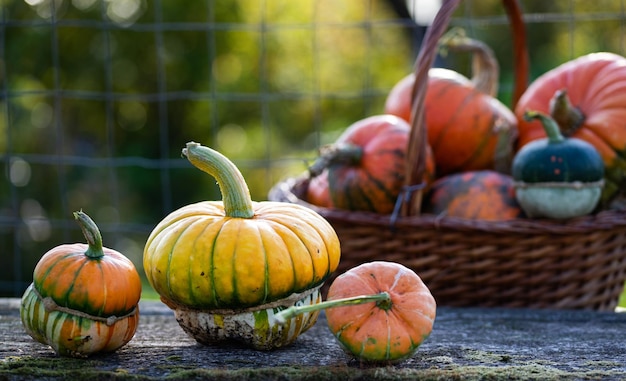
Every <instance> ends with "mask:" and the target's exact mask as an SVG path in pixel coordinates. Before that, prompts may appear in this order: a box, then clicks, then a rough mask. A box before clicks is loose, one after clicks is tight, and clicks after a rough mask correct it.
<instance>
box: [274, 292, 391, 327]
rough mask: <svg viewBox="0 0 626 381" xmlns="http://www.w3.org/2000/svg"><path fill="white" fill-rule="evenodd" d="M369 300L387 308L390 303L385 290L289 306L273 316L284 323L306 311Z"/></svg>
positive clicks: (280, 322)
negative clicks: (372, 293) (371, 293)
mask: <svg viewBox="0 0 626 381" xmlns="http://www.w3.org/2000/svg"><path fill="white" fill-rule="evenodd" d="M370 302H376V305H377V306H379V307H380V308H383V309H388V306H389V305H390V304H391V296H390V295H389V293H388V292H387V291H383V292H381V293H378V294H375V295H360V296H353V297H350V298H342V299H334V300H327V301H325V302H321V303H317V304H311V305H303V306H291V307H289V308H287V309H284V310H282V311H280V312H278V313H277V314H276V315H274V318H275V319H276V322H277V323H278V324H285V323H286V322H287V320H289V319H291V318H293V317H296V316H298V315H300V314H304V313H307V312H314V311H319V310H322V309H326V308H334V307H346V306H352V305H356V304H364V303H370Z"/></svg>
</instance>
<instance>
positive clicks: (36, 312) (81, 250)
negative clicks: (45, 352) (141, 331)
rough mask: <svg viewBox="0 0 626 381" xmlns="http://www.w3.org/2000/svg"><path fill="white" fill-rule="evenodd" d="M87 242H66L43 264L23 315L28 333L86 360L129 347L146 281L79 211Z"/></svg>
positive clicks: (63, 352) (64, 353)
mask: <svg viewBox="0 0 626 381" xmlns="http://www.w3.org/2000/svg"><path fill="white" fill-rule="evenodd" d="M74 216H75V218H76V220H77V221H78V223H79V225H80V227H81V229H82V231H83V234H84V236H85V238H86V239H87V242H88V244H80V243H75V244H65V245H60V246H57V247H55V248H53V249H51V250H50V251H48V252H47V253H46V254H44V256H43V257H42V258H41V259H40V260H39V262H38V263H37V265H36V267H35V271H34V274H33V283H32V284H31V285H30V286H29V287H28V288H27V289H26V291H25V293H24V295H23V297H22V302H21V308H20V315H21V320H22V324H23V326H24V328H25V330H26V332H27V333H28V334H29V335H30V336H31V337H32V338H33V339H35V340H37V341H38V342H40V343H42V344H47V345H50V346H51V347H52V349H54V351H55V352H56V353H57V354H58V355H61V356H71V357H87V356H89V355H91V354H94V353H97V352H112V351H115V350H117V349H119V348H120V347H122V346H124V345H125V344H127V343H128V342H129V341H130V340H131V339H132V337H133V336H134V334H135V331H136V330H137V325H138V323H139V307H138V304H139V298H140V296H141V280H140V278H139V274H138V273H137V270H136V269H135V266H134V265H133V263H132V262H131V261H130V260H129V259H128V258H126V257H125V256H124V255H122V254H121V253H119V252H117V251H115V250H113V249H109V248H106V247H102V237H101V235H100V231H99V230H98V227H97V226H96V224H95V223H94V222H93V220H91V218H89V216H87V215H86V214H85V213H83V212H82V211H81V212H76V213H74Z"/></svg>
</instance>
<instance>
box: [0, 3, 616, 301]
mask: <svg viewBox="0 0 626 381" xmlns="http://www.w3.org/2000/svg"><path fill="white" fill-rule="evenodd" d="M520 3H521V5H522V7H523V9H524V13H525V18H526V28H527V34H528V46H529V54H530V59H531V79H532V78H535V77H536V76H538V75H540V74H541V73H543V72H545V71H547V70H549V69H550V68H552V67H554V66H556V65H558V64H560V63H563V62H565V61H567V60H569V59H572V58H574V57H577V56H579V55H582V54H587V53H590V52H594V51H611V52H615V53H618V54H622V55H623V54H624V50H625V47H626V45H625V41H624V38H625V37H624V36H626V33H625V32H626V29H625V28H626V4H625V1H619V0H598V1H593V2H591V1H586V0H561V1H543V0H520ZM438 4H439V0H414V1H411V0H409V1H404V0H297V1H294V0H226V1H213V0H196V1H186V2H183V1H163V0H0V164H1V165H2V174H1V178H0V261H1V265H0V296H21V294H22V293H23V291H24V289H25V288H26V287H27V286H28V284H29V283H30V282H31V281H32V271H33V269H34V266H35V264H36V263H37V261H38V260H39V258H40V257H41V256H42V255H43V254H44V253H45V252H46V251H48V250H49V249H51V248H52V247H54V246H57V245H60V244H63V243H73V242H84V239H83V238H82V235H81V233H80V231H79V229H78V226H77V225H76V223H75V222H74V221H73V218H72V212H73V211H76V210H80V209H82V210H83V211H85V212H86V213H87V214H89V215H90V216H91V217H92V218H93V219H94V220H95V221H96V223H97V224H98V225H99V227H100V229H101V231H102V235H103V237H104V245H105V246H107V247H110V248H114V249H116V250H118V251H121V252H122V253H124V254H125V255H127V256H128V257H129V258H130V259H131V260H132V261H133V262H134V263H135V265H136V267H137V269H138V270H139V273H140V274H141V275H142V276H143V274H144V273H143V267H142V252H143V245H144V243H145V240H146V238H147V236H148V234H149V233H150V231H151V229H152V228H153V227H154V226H155V225H156V224H157V223H158V222H159V221H160V220H161V219H162V218H163V217H164V216H165V215H166V214H168V213H169V212H171V211H173V210H174V209H176V208H178V207H180V206H183V205H186V204H189V203H193V202H197V201H202V200H216V199H220V194H219V189H218V188H217V186H216V184H215V181H214V179H213V178H211V177H210V176H208V175H205V174H203V173H202V172H200V171H198V170H197V169H195V168H193V167H192V166H191V165H190V164H189V163H188V162H187V161H186V160H184V159H182V158H181V156H180V151H181V148H182V147H184V145H185V143H186V142H188V141H191V140H193V141H197V142H201V143H202V144H204V145H207V146H211V147H214V148H216V149H218V150H219V151H221V152H222V153H224V154H225V155H227V156H228V157H230V158H231V159H232V160H233V161H234V162H235V163H236V164H237V165H238V166H239V168H240V169H241V171H242V173H243V174H244V176H245V178H246V179H247V181H248V183H249V186H250V189H251V194H252V197H253V199H255V200H259V201H261V200H264V199H266V198H267V192H268V190H269V189H270V187H271V186H272V185H273V184H275V183H276V182H278V181H279V180H280V179H282V178H284V177H285V176H292V175H296V174H299V173H300V172H302V171H303V170H304V169H305V168H306V165H307V163H309V162H310V161H311V160H312V159H313V158H314V157H315V155H316V153H317V152H316V150H317V148H318V147H319V146H321V145H323V144H326V143H330V142H332V141H333V140H334V139H335V138H336V137H337V136H338V135H339V134H340V133H341V132H342V131H343V130H344V129H345V128H346V127H347V126H348V125H350V124H351V123H353V122H355V121H357V120H359V119H362V118H364V117H366V116H370V115H374V114H378V113H381V112H382V109H383V104H384V100H385V97H386V95H387V93H388V91H389V90H390V89H391V87H392V86H393V85H394V84H395V83H396V82H397V81H398V80H400V79H401V78H402V77H404V76H405V75H406V74H408V73H409V72H410V71H411V70H412V66H413V63H414V61H415V57H416V54H417V52H418V49H419V44H420V39H421V36H422V35H423V32H424V28H425V27H426V26H427V25H428V23H429V20H431V19H432V17H433V16H434V12H436V10H437V7H438ZM451 25H453V26H459V27H463V28H464V29H465V30H466V32H467V33H468V34H469V35H470V36H472V37H474V38H478V39H481V40H483V41H485V42H486V43H487V44H488V45H490V46H491V47H492V48H493V49H494V51H495V54H496V56H497V58H498V60H499V63H500V66H501V77H500V93H499V98H500V99H501V100H502V101H503V102H504V103H505V104H510V97H511V91H512V88H513V83H512V82H513V73H512V65H513V62H512V45H511V35H510V29H509V25H508V19H507V17H506V15H505V14H504V11H503V9H502V5H501V3H500V1H499V0H466V1H464V2H463V3H462V5H461V6H460V8H459V9H458V10H457V12H456V13H455V16H454V18H453V20H452V22H451ZM436 65H437V66H446V67H449V68H453V69H455V70H457V71H459V72H461V73H463V74H465V75H470V67H471V65H470V60H469V57H464V56H462V55H456V56H452V55H448V56H446V57H445V58H443V57H441V58H439V59H438V60H437V62H436ZM145 289H146V292H147V293H149V292H150V289H149V286H147V285H146V286H145Z"/></svg>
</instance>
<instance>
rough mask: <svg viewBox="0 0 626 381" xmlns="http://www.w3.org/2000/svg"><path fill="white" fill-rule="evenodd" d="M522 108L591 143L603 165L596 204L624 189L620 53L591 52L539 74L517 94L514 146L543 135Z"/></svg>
mask: <svg viewBox="0 0 626 381" xmlns="http://www.w3.org/2000/svg"><path fill="white" fill-rule="evenodd" d="M526 110H536V111H538V112H541V113H545V114H549V115H551V116H552V117H553V118H554V119H555V120H556V122H557V123H558V125H559V127H560V129H561V133H562V134H563V136H565V137H573V138H578V139H581V140H584V141H586V142H588V143H590V144H592V145H593V146H594V147H595V148H596V150H598V152H599V153H600V156H601V157H602V159H603V161H604V165H605V172H604V179H605V186H604V189H603V194H602V196H601V204H602V205H603V206H604V205H608V204H610V202H611V201H612V200H614V199H615V198H616V197H617V196H619V194H620V192H622V193H623V192H624V189H626V123H624V120H626V58H624V57H622V56H619V55H617V54H613V53H591V54H587V55H584V56H581V57H578V58H576V59H574V60H571V61H568V62H566V63H564V64H562V65H560V66H558V67H556V68H554V69H552V70H550V71H548V72H546V73H544V74H543V75H541V76H539V77H538V78H537V79H535V81H534V82H533V83H531V85H530V86H529V87H528V89H527V90H526V92H525V93H524V94H523V96H522V97H521V98H520V100H519V103H518V105H517V107H516V108H515V114H516V115H517V118H518V120H519V141H518V144H517V148H518V149H520V148H521V147H523V146H524V145H526V144H527V143H528V142H530V141H533V140H536V139H540V138H545V137H546V134H545V131H544V128H543V126H542V124H541V123H540V122H539V121H536V120H526V119H524V113H525V112H526Z"/></svg>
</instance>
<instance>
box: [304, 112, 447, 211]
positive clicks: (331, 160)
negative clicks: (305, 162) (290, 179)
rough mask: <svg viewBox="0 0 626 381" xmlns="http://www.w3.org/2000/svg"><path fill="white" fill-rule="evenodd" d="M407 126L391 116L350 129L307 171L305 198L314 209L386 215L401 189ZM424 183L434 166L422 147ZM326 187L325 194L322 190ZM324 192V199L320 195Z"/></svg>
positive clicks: (406, 145)
mask: <svg viewBox="0 0 626 381" xmlns="http://www.w3.org/2000/svg"><path fill="white" fill-rule="evenodd" d="M410 131H411V126H410V125H409V123H408V122H407V121H405V120H403V119H401V118H399V117H397V116H394V115H374V116H370V117H367V118H365V119H361V120H359V121H357V122H355V123H353V124H352V125H350V126H349V127H348V128H347V129H346V130H345V131H344V132H343V133H342V134H341V136H340V137H339V138H338V139H337V140H336V141H335V142H334V143H333V144H331V145H329V146H327V147H324V148H323V149H322V150H321V155H320V156H319V158H318V159H317V160H316V161H315V163H313V165H312V166H311V167H310V168H309V172H310V174H311V177H320V176H321V178H320V180H317V181H315V182H314V181H312V180H311V182H310V183H309V188H310V189H309V190H308V192H307V197H308V198H309V202H311V203H312V204H316V205H318V206H329V205H330V206H332V207H335V208H339V209H345V210H354V211H369V212H375V213H381V214H388V213H391V212H392V211H393V208H394V206H395V204H396V199H397V198H398V195H399V194H400V192H401V190H402V187H403V185H404V176H405V166H406V160H407V155H406V152H407V148H408V142H409V134H410ZM425 156H426V168H425V174H424V180H425V182H426V183H428V182H429V181H431V180H432V178H433V177H434V175H433V174H434V167H435V163H434V160H433V155H432V151H431V150H430V147H427V148H426V151H425ZM326 188H327V189H326ZM326 193H328V196H329V200H327V199H326V196H325V194H326Z"/></svg>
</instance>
